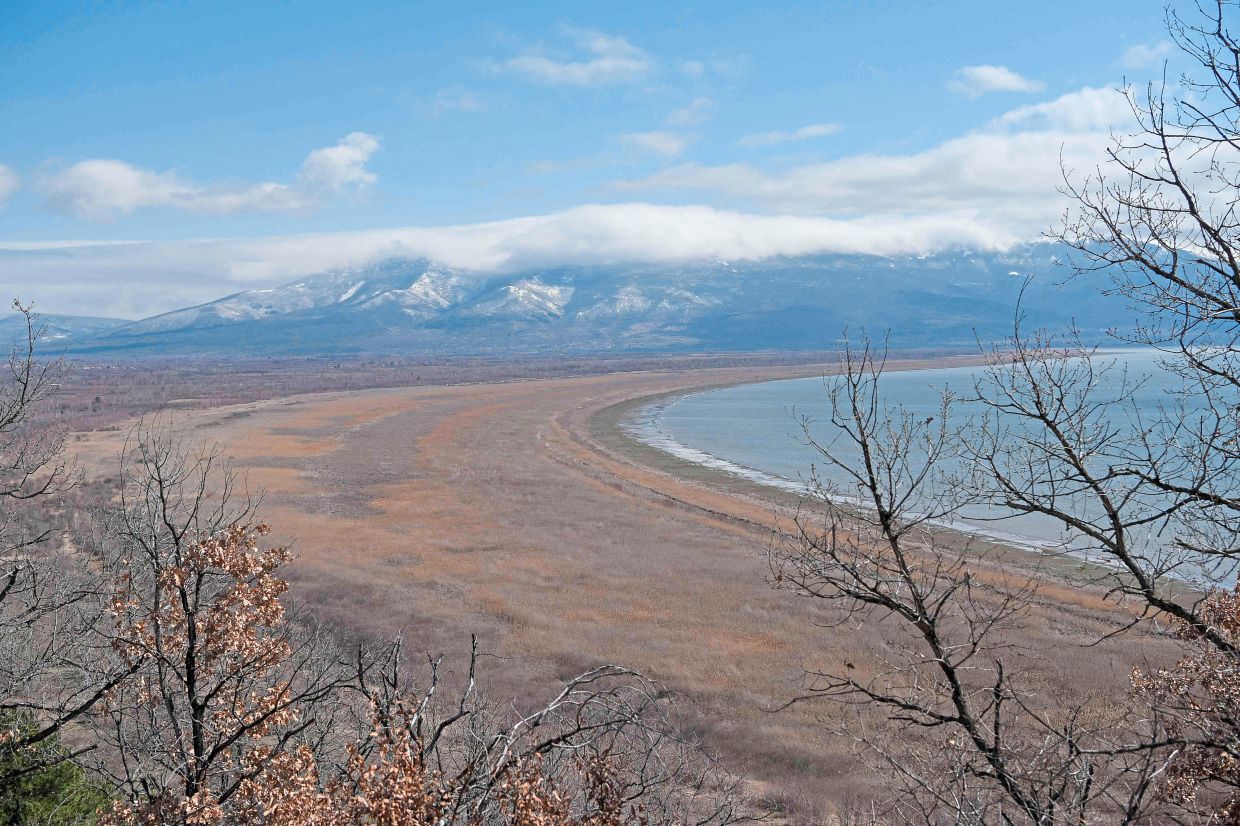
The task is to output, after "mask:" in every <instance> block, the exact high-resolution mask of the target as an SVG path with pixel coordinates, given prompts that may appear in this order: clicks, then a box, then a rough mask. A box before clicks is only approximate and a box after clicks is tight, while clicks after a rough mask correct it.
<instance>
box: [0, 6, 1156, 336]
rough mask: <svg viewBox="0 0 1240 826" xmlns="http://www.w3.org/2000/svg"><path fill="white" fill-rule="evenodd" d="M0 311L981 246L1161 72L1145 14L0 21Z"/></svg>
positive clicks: (479, 12) (173, 15) (1044, 191)
mask: <svg viewBox="0 0 1240 826" xmlns="http://www.w3.org/2000/svg"><path fill="white" fill-rule="evenodd" d="M0 4H3V6H4V14H3V17H4V23H3V25H0V118H2V121H3V123H4V124H5V127H4V128H2V129H0V295H15V296H19V297H21V298H23V299H24V300H27V301H34V302H36V304H37V306H38V308H39V309H41V310H42V311H44V312H48V313H73V314H84V315H108V316H116V317H125V318H137V317H143V316H146V315H150V314H153V313H157V312H162V311H166V310H170V309H174V308H177V307H181V306H186V305H189V304H194V303H199V302H202V301H207V300H211V299H214V298H218V297H220V296H222V295H224V294H227V293H231V292H235V291H238V290H242V289H250V288H256V287H269V286H274V285H276V284H279V283H283V282H285V281H288V280H290V279H294V278H296V277H299V276H301V275H305V274H311V273H314V272H321V271H324V270H328V269H333V268H338V267H343V266H362V265H364V264H366V263H367V262H369V261H374V260H377V259H380V258H383V257H389V256H392V255H410V256H418V257H429V258H433V259H435V260H438V261H442V262H443V263H445V264H449V265H452V266H458V267H463V268H468V269H477V270H480V271H493V270H503V269H518V268H526V267H538V266H546V265H552V264H561V263H575V262H592V263H593V262H607V261H628V260H635V261H636V260H640V261H669V262H671V261H678V260H685V259H692V258H703V257H723V258H760V257H764V256H769V255H781V254H790V255H795V254H803V253H809V252H818V251H843V252H865V253H875V254H899V253H921V252H929V251H933V250H936V249H942V248H945V247H954V246H968V247H976V248H985V249H1000V248H1005V247H1008V246H1011V245H1013V244H1016V243H1020V242H1022V241H1025V240H1030V239H1034V238H1037V237H1038V236H1039V235H1040V233H1041V232H1043V231H1045V230H1046V229H1047V228H1049V227H1050V226H1051V225H1052V224H1053V223H1054V221H1055V219H1056V216H1058V215H1059V214H1060V212H1061V211H1062V209H1063V207H1064V203H1063V200H1062V196H1061V195H1059V193H1058V192H1057V191H1056V185H1057V184H1058V183H1059V181H1060V176H1061V172H1060V159H1061V158H1062V159H1063V160H1064V162H1065V163H1066V164H1067V165H1068V166H1069V167H1070V168H1072V169H1073V170H1078V169H1088V168H1091V167H1092V166H1093V165H1094V164H1096V163H1098V162H1099V160H1100V159H1101V157H1102V152H1103V150H1104V149H1105V147H1106V142H1107V136H1108V134H1109V130H1111V129H1113V128H1120V129H1122V128H1124V127H1125V126H1126V125H1127V122H1128V110H1127V107H1126V105H1125V104H1124V102H1123V98H1122V96H1121V95H1120V94H1119V93H1118V91H1117V89H1119V88H1120V87H1122V86H1123V85H1124V84H1125V83H1138V84H1144V83H1145V82H1146V81H1147V80H1148V79H1150V78H1153V77H1157V76H1161V74H1162V72H1163V68H1164V63H1165V61H1167V60H1168V58H1171V59H1172V60H1173V61H1174V55H1173V54H1172V52H1171V49H1170V44H1169V43H1168V42H1167V39H1166V32H1165V29H1164V25H1163V4H1162V2H1161V0H1159V1H1158V2H1149V0H1085V2H1081V0H1073V2H1066V1H1065V0H1039V2H1037V3H1016V2H1010V3H1009V2H1000V3H996V2H993V0H953V2H916V3H914V2H908V1H907V0H906V1H904V2H895V1H894V0H887V1H884V0H873V1H872V2H859V0H858V1H857V2H849V1H848V0H839V2H820V3H815V4H797V3H786V2H781V3H752V2H750V3H741V2H728V1H727V0H712V2H702V3H675V2H647V1H646V0H630V1H629V2H625V3H608V4H600V3H590V4H582V3H552V2H540V3H510V2H503V3H425V2H421V3H415V2H408V0H406V2H399V3H368V2H360V1H359V2H354V3H350V4H341V3H338V2H323V3H315V2H303V3H298V4H282V3H255V2H252V0H251V1H250V2H245V3H233V2H225V1H224V0H217V2H211V3H195V2H184V3H160V4H154V3H149V4H148V3H142V4H137V3H134V4H128V3H58V2H51V1H48V0H45V1H44V2H22V0H0Z"/></svg>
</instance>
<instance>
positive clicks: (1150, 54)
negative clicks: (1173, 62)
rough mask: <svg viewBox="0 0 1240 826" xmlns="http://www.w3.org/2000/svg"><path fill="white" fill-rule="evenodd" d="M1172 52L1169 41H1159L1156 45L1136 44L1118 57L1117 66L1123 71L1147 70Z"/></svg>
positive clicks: (1173, 48) (1172, 48)
mask: <svg viewBox="0 0 1240 826" xmlns="http://www.w3.org/2000/svg"><path fill="white" fill-rule="evenodd" d="M1173 51H1175V47H1174V46H1173V45H1172V44H1171V41H1169V40H1160V41H1159V42H1157V43H1138V44H1136V45H1135V46H1129V47H1128V49H1127V50H1126V51H1125V52H1124V54H1123V56H1122V57H1120V59H1119V65H1120V66H1122V67H1123V68H1125V69H1148V68H1150V67H1151V66H1156V65H1158V64H1159V63H1161V62H1162V61H1163V60H1165V59H1166V58H1167V57H1168V56H1169V55H1170V54H1171V53H1172V52H1173Z"/></svg>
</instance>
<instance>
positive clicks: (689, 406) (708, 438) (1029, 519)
mask: <svg viewBox="0 0 1240 826" xmlns="http://www.w3.org/2000/svg"><path fill="white" fill-rule="evenodd" d="M1096 359H1097V364H1099V365H1103V364H1106V365H1112V366H1111V367H1110V369H1109V370H1108V372H1107V377H1106V378H1105V379H1104V380H1103V381H1102V382H1101V384H1100V385H1099V387H1098V388H1097V393H1098V396H1099V397H1100V398H1105V397H1106V396H1107V395H1108V393H1115V392H1117V391H1118V388H1119V384H1120V382H1121V381H1125V380H1126V381H1127V382H1129V383H1135V384H1138V385H1140V386H1139V388H1138V389H1137V390H1136V391H1135V393H1134V394H1133V397H1132V401H1133V402H1135V405H1136V408H1137V409H1139V410H1143V411H1150V412H1152V411H1154V410H1156V409H1157V407H1158V406H1159V405H1160V404H1165V403H1166V402H1167V401H1168V400H1169V394H1170V393H1173V392H1174V390H1175V388H1176V387H1178V384H1179V382H1178V379H1176V378H1175V377H1174V376H1172V375H1171V374H1169V373H1167V372H1166V371H1165V370H1164V369H1163V368H1161V367H1160V366H1159V365H1158V360H1157V354H1156V353H1155V352H1154V351H1150V350H1130V351H1114V352H1109V353H1105V354H1101V355H1099V356H1098V357H1096ZM980 370H981V368H973V367H955V368H942V369H929V370H909V371H902V372H887V373H885V374H884V375H883V377H882V380H881V382H880V388H881V390H882V394H883V398H884V399H885V401H886V402H888V403H890V404H894V405H899V406H901V407H903V408H904V409H905V410H908V411H910V412H912V413H913V414H914V415H915V416H917V417H926V418H929V417H931V416H938V415H939V413H940V405H941V398H942V393H943V391H944V390H945V389H949V390H952V391H953V392H955V393H957V394H958V395H964V396H967V395H969V394H971V393H972V392H973V390H974V384H975V380H976V378H977V377H978V376H979V374H980ZM830 381H833V379H831V378H807V379H793V380H787V381H772V382H762V383H758V384H747V385H740V386H735V387H728V388H724V389H718V390H710V391H705V392H701V393H695V394H691V395H688V396H683V397H680V398H677V399H675V400H672V401H670V402H660V403H655V404H652V405H650V406H647V407H646V408H644V409H643V410H641V411H639V413H638V414H637V415H636V416H635V417H634V418H633V419H632V420H630V422H629V423H628V425H627V427H628V429H629V432H630V434H631V435H633V436H635V437H636V438H638V439H640V440H641V441H644V442H646V443H648V444H651V445H653V446H655V447H657V448H659V449H661V450H664V451H666V452H668V453H671V454H673V455H675V456H678V457H680V458H682V459H687V460H689V461H693V462H697V463H700V464H703V465H707V466H710V467H714V468H717V469H720V470H723V471H725V472H728V473H732V474H734V475H736V476H739V477H742V478H746V479H749V480H751V481H756V482H760V483H763V484H767V485H772V486H776V487H781V488H784V489H788V490H793V491H805V490H806V484H807V482H808V481H809V477H810V472H811V468H816V470H817V472H818V474H819V477H820V478H825V479H826V481H828V482H836V483H843V482H844V479H843V477H842V475H841V474H840V473H839V472H838V471H834V472H833V471H832V470H831V469H830V468H829V467H828V466H826V465H825V463H824V462H823V458H822V456H821V455H819V454H818V453H817V452H816V451H815V450H814V448H813V447H811V446H810V445H809V444H807V442H806V439H805V434H804V432H803V431H802V429H801V426H800V424H799V423H798V420H797V418H798V417H800V416H808V417H809V418H811V419H812V420H814V422H816V424H813V425H811V428H812V430H813V432H814V434H815V436H816V437H818V438H820V440H829V439H830V436H831V430H830V425H829V420H830V402H829V399H828V395H827V391H826V388H825V387H824V382H830ZM978 412H979V407H978V406H977V405H969V404H963V405H960V406H959V407H958V408H957V410H956V415H957V416H959V417H961V419H962V421H961V423H963V419H964V418H967V417H970V416H976V415H977V414H978ZM1115 413H1116V416H1117V417H1124V416H1128V415H1130V414H1129V413H1128V412H1126V411H1124V410H1122V409H1117V410H1116V411H1115ZM1121 426H1123V425H1122V424H1121ZM836 447H837V448H839V449H840V450H841V451H842V455H843V456H844V457H846V458H849V459H851V458H855V457H854V456H851V455H850V454H849V452H848V450H847V445H845V444H843V443H842V442H837V443H836ZM951 524H952V525H953V526H954V527H956V528H959V529H962V530H966V531H971V532H978V533H983V534H988V535H990V536H993V537H995V538H998V539H1003V540H1006V541H1008V542H1010V543H1012V544H1017V545H1022V546H1026V547H1034V548H1044V549H1046V548H1050V547H1052V546H1055V547H1062V546H1064V544H1065V543H1068V544H1070V543H1071V542H1072V537H1071V536H1070V535H1068V534H1067V533H1066V532H1065V531H1064V530H1063V529H1062V527H1061V526H1060V524H1059V523H1058V522H1057V521H1054V520H1052V519H1050V518H1049V517H1042V516H1037V515H1020V516H1013V514H1011V513H1010V512H1004V511H1000V510H996V509H990V508H985V507H980V506H974V507H970V508H966V509H964V510H963V512H962V514H961V515H959V516H957V517H954V518H953V519H952V522H951Z"/></svg>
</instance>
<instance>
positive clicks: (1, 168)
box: [0, 163, 21, 207]
mask: <svg viewBox="0 0 1240 826" xmlns="http://www.w3.org/2000/svg"><path fill="white" fill-rule="evenodd" d="M20 185H21V181H20V180H18V177H17V173H16V172H14V171H13V170H12V169H9V168H8V167H7V166H5V165H4V164H2V163H0V207H2V206H4V202H5V201H7V200H8V199H9V196H10V195H12V194H13V193H14V192H16V191H17V188H18V187H19V186H20Z"/></svg>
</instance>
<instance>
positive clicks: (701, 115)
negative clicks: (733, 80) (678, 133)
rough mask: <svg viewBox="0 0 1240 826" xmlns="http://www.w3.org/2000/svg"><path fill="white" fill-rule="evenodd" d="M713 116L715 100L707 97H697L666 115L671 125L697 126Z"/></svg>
mask: <svg viewBox="0 0 1240 826" xmlns="http://www.w3.org/2000/svg"><path fill="white" fill-rule="evenodd" d="M714 116H715V102H714V101H713V100H711V99H710V98H708V97H697V98H694V99H693V100H692V101H690V102H689V103H687V104H685V105H684V106H681V107H680V108H678V109H673V110H672V112H671V114H669V115H668V116H667V122H668V123H669V124H671V125H672V126H698V125H699V124H703V123H706V121H708V120H710V119H711V118H713V117H714Z"/></svg>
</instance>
